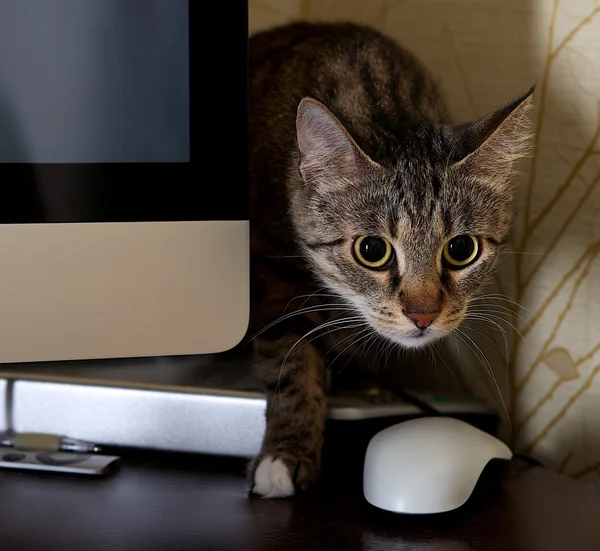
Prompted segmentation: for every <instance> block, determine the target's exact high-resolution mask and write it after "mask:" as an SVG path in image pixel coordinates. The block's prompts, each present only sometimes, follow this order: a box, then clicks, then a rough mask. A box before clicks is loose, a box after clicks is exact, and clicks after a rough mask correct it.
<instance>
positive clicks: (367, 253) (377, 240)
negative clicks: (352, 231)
mask: <svg viewBox="0 0 600 551" xmlns="http://www.w3.org/2000/svg"><path fill="white" fill-rule="evenodd" d="M386 253H387V246H386V244H385V241H384V240H383V239H381V237H375V236H368V237H365V238H364V239H363V240H362V242H361V243H360V254H361V256H362V257H363V258H364V259H365V260H366V261H367V262H378V261H380V260H381V259H382V258H383V257H385V255H386Z"/></svg>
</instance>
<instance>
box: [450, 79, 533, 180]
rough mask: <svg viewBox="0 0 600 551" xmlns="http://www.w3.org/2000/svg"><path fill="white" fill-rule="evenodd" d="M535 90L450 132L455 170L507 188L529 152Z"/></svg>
mask: <svg viewBox="0 0 600 551" xmlns="http://www.w3.org/2000/svg"><path fill="white" fill-rule="evenodd" d="M534 89H535V87H532V88H531V89H530V90H529V91H528V92H527V93H526V94H524V95H523V96H521V97H520V98H518V99H516V100H515V101H513V102H511V103H509V104H508V105H505V106H504V107H502V108H501V109H498V110H497V111H494V112H493V113H489V114H487V115H485V116H484V117H482V118H481V119H479V120H477V121H474V122H470V123H467V124H463V125H460V126H456V127H453V128H450V129H448V132H449V133H450V136H449V137H450V140H449V147H450V163H449V164H450V165H451V166H452V168H453V169H455V170H458V171H465V172H466V173H468V174H469V175H471V176H474V177H476V178H478V179H482V180H484V181H487V182H488V183H489V184H490V185H494V186H501V187H504V186H506V185H507V184H508V182H509V181H510V176H511V174H512V170H513V166H514V163H515V161H517V160H518V159H520V158H521V157H524V156H526V155H527V154H528V152H529V147H530V138H531V132H530V121H529V116H528V115H529V109H530V107H531V97H532V95H533V92H534Z"/></svg>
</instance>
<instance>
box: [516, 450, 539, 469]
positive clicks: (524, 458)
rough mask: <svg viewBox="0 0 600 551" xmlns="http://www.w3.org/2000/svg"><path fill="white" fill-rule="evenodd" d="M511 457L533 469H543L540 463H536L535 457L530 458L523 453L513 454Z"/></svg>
mask: <svg viewBox="0 0 600 551" xmlns="http://www.w3.org/2000/svg"><path fill="white" fill-rule="evenodd" d="M513 457H514V458H515V459H520V460H521V461H524V462H525V463H529V464H530V465H533V466H534V467H543V466H544V465H543V463H541V462H540V461H538V460H537V459H536V458H535V457H531V456H529V455H525V454H523V453H515V454H513Z"/></svg>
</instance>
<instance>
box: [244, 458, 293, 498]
mask: <svg viewBox="0 0 600 551" xmlns="http://www.w3.org/2000/svg"><path fill="white" fill-rule="evenodd" d="M294 491H295V489H294V483H293V482H292V477H291V476H290V470H289V469H288V468H287V467H286V465H285V464H284V463H283V461H282V460H281V459H273V458H272V457H270V456H266V457H263V459H262V460H261V461H260V463H259V464H258V467H256V470H255V471H254V486H253V488H252V492H253V493H255V494H258V495H260V496H263V497H267V498H276V497H290V496H293V495H294Z"/></svg>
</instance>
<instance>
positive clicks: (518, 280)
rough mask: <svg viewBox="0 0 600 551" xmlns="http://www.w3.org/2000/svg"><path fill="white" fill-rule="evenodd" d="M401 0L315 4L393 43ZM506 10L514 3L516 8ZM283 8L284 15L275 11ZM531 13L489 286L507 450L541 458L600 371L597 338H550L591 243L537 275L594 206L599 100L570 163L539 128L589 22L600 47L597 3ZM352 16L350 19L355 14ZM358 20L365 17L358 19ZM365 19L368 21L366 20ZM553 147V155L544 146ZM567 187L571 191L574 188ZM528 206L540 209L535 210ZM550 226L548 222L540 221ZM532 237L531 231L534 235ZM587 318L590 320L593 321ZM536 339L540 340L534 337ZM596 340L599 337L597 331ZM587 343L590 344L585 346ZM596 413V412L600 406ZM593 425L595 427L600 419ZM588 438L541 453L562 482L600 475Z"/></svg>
mask: <svg viewBox="0 0 600 551" xmlns="http://www.w3.org/2000/svg"><path fill="white" fill-rule="evenodd" d="M319 1H322V0H319ZM410 1H411V0H380V2H379V4H377V2H375V1H373V0H371V7H370V10H369V13H368V14H367V12H364V11H363V10H360V8H359V6H360V4H359V3H357V2H354V1H350V2H348V1H342V0H339V1H334V0H325V2H324V3H327V4H328V9H329V11H330V12H332V13H333V14H334V15H335V16H336V17H337V18H338V19H340V20H342V19H344V20H354V21H357V22H362V23H370V24H375V26H377V27H378V28H379V29H380V30H382V31H384V32H386V33H387V34H390V35H391V36H392V37H393V36H394V33H393V29H391V28H390V27H392V25H391V24H390V23H388V17H389V16H390V14H391V13H392V11H391V10H392V9H398V10H401V9H402V8H403V5H402V4H408V3H409V2H410ZM414 1H415V0H413V2H414ZM419 1H420V2H421V1H422V0H419ZM294 2H296V4H294ZM425 4H427V0H425V1H422V5H423V6H424V9H423V13H424V14H425V15H424V17H423V22H424V23H426V19H427V18H426V14H427V9H428V8H427V7H425ZM513 4H515V5H516V3H515V2H513ZM284 5H285V10H283V9H281V8H282V7H283V6H284ZM294 5H296V7H295V9H293V7H292V6H294ZM575 6H577V7H579V8H580V9H581V8H582V7H584V6H589V10H588V11H587V13H584V14H583V15H581V16H579V17H577V18H574V15H573V13H571V12H569V11H568V10H571V11H573V8H574V7H575ZM321 7H322V6H321V5H319V6H317V3H316V1H315V0H313V1H312V2H311V0H289V1H287V0H286V1H284V0H250V10H251V17H252V18H253V19H255V20H257V21H258V20H260V19H261V17H262V15H264V16H265V18H267V17H268V20H269V21H270V22H272V23H271V24H276V23H284V22H285V21H288V20H290V19H311V17H313V18H314V12H316V11H318V10H317V8H321ZM429 9H431V7H430V8H429ZM531 10H532V13H533V16H534V17H537V16H540V15H541V14H548V12H549V16H550V17H549V22H548V25H547V34H546V36H545V37H539V38H537V39H536V40H544V41H545V44H543V46H544V47H545V54H544V58H543V60H542V62H541V78H540V79H539V81H538V85H537V89H536V94H535V100H534V103H535V106H536V110H537V113H536V117H535V120H534V125H535V136H534V139H533V151H532V158H531V159H530V163H529V166H528V172H527V173H526V175H525V179H524V183H525V190H524V200H523V203H522V204H521V207H522V210H521V215H520V218H519V221H518V223H519V226H518V228H517V230H518V231H516V232H515V235H513V246H512V251H513V252H512V253H510V254H507V255H506V258H505V260H504V262H505V263H507V266H505V269H506V270H507V271H506V272H504V273H505V274H506V273H511V274H512V275H511V281H510V285H507V284H506V282H505V281H503V279H502V277H501V276H500V275H497V276H496V279H495V282H496V286H497V289H498V290H499V291H500V293H502V295H507V296H506V298H503V299H500V300H505V302H504V303H503V304H506V305H508V308H509V309H510V314H509V321H510V323H511V324H512V325H513V326H514V328H515V330H516V335H513V337H512V339H511V340H512V342H511V349H510V354H509V357H508V358H507V362H508V373H507V376H508V389H507V396H506V398H507V406H508V412H509V415H510V419H511V420H512V422H513V428H512V431H511V438H512V444H513V445H514V446H516V447H518V448H519V449H521V450H522V451H524V452H526V453H533V454H538V453H541V455H542V456H544V451H543V450H542V448H543V446H542V444H543V443H545V442H546V441H547V439H548V437H550V436H552V432H553V430H554V429H556V427H557V425H558V424H559V423H560V422H561V421H562V420H563V419H564V418H565V417H566V416H567V415H568V414H569V413H570V412H571V411H572V410H573V408H574V407H575V406H576V405H577V404H578V403H579V402H580V400H581V398H582V397H583V396H584V395H585V394H586V392H588V391H589V390H590V388H592V387H594V388H596V387H595V385H598V387H600V382H599V381H598V380H597V375H598V373H599V372H600V361H599V358H598V357H597V355H598V353H599V352H600V340H599V339H597V338H595V339H592V343H591V344H590V345H588V346H589V348H588V349H587V350H583V351H578V352H575V351H574V350H575V349H576V348H577V347H575V346H574V347H573V348H571V349H568V348H569V347H570V343H569V344H568V345H567V348H566V347H565V345H563V343H562V342H561V339H560V338H559V334H560V331H561V330H564V329H565V327H568V325H567V326H565V323H567V321H568V320H567V318H568V316H569V314H571V315H572V314H573V313H574V311H576V310H574V309H576V308H577V305H576V301H577V300H578V299H579V300H581V299H582V298H583V297H584V295H582V292H584V291H585V290H586V289H589V282H590V272H591V271H592V270H593V269H594V266H597V264H595V262H596V260H597V259H598V256H599V254H600V239H598V240H596V238H594V237H591V238H589V241H590V242H589V244H587V248H585V249H584V250H583V251H582V252H581V253H579V254H578V255H577V254H576V253H574V254H575V257H574V258H573V260H569V261H568V262H565V264H564V265H563V266H562V267H561V268H560V270H561V273H560V274H557V275H560V277H558V278H557V280H556V281H554V282H553V283H552V284H551V285H550V287H549V288H548V289H547V290H546V287H547V285H548V284H547V283H546V285H543V284H542V276H544V275H545V271H546V270H548V269H552V270H554V271H555V270H557V267H556V265H555V264H556V263H555V264H553V265H552V266H551V268H550V267H549V266H550V264H551V258H552V256H553V255H554V256H556V253H557V251H558V250H560V249H558V247H559V245H560V244H561V240H562V239H563V238H564V236H565V235H567V234H568V232H569V231H573V226H574V222H575V221H577V220H578V216H580V215H581V213H582V211H583V210H584V209H585V207H587V206H589V204H590V201H591V200H593V196H592V195H593V194H594V192H595V191H597V189H598V186H599V184H600V169H599V168H596V169H595V170H594V171H593V172H594V174H592V175H591V176H590V170H589V169H590V168H593V166H596V167H597V166H598V165H593V163H592V161H593V160H594V159H597V158H598V156H599V155H600V98H596V105H595V108H596V113H595V115H596V118H597V122H596V128H595V131H594V132H592V135H591V137H590V139H589V141H588V142H587V144H585V146H584V147H583V148H582V149H581V150H579V152H578V156H577V158H576V159H574V160H573V159H570V160H569V158H568V156H567V155H565V154H564V153H563V151H566V150H567V149H569V150H572V148H570V146H569V147H567V146H566V144H565V146H564V147H563V145H562V144H561V146H560V147H557V146H556V145H554V146H553V145H549V144H544V139H543V138H544V137H545V136H546V135H548V133H549V132H550V129H549V122H548V117H549V109H550V107H549V105H550V103H549V98H550V90H551V89H552V85H553V84H556V83H557V82H558V79H559V78H564V71H563V72H562V73H561V72H560V71H557V65H558V64H560V63H566V64H568V63H573V61H572V60H571V59H570V58H568V59H567V58H565V57H563V56H566V55H568V53H569V51H570V49H571V48H572V47H573V43H574V42H575V41H576V40H577V39H578V37H579V36H580V35H581V33H582V32H584V31H585V30H586V29H588V28H589V26H590V25H594V26H595V27H594V28H597V29H598V32H597V33H596V35H597V36H598V37H599V38H598V41H599V42H600V5H597V4H595V3H594V2H590V1H589V0H569V1H568V2H567V0H562V1H561V0H537V1H536V2H535V3H533V5H532V8H531ZM355 11H356V13H354V12H355ZM284 12H285V13H284ZM291 12H294V13H293V14H292V13H291ZM278 15H279V16H278ZM367 17H368V18H369V19H370V21H364V20H361V19H364V18H367ZM373 17H375V20H376V21H375V23H374V20H373ZM443 30H444V32H445V33H446V35H447V39H448V44H449V48H448V50H447V54H446V55H448V56H449V57H450V60H451V61H453V62H454V64H455V66H456V70H457V72H458V75H459V78H460V81H461V82H462V85H463V92H464V94H465V96H466V100H467V106H468V108H469V109H470V110H471V111H472V113H471V114H470V115H471V116H473V117H475V116H480V115H481V114H482V113H481V112H480V111H481V110H480V109H479V108H478V106H477V101H476V98H478V97H479V96H478V95H477V94H476V93H475V91H474V89H473V87H472V86H471V84H470V79H469V69H470V67H469V64H468V62H467V61H466V60H465V58H464V57H463V56H462V55H461V53H460V47H459V41H458V38H460V36H457V35H456V31H453V30H452V29H451V26H450V25H449V24H448V25H443ZM561 31H562V38H557V37H559V36H561ZM397 38H399V37H397ZM596 44H598V43H596ZM425 47H426V46H425V45H424V48H425ZM596 70H597V72H598V74H600V67H597V68H596ZM553 79H557V80H553ZM550 126H551V125H550ZM550 141H551V140H550ZM553 147H554V149H552V148H553ZM544 148H549V149H548V151H552V153H553V154H554V155H555V157H556V159H559V160H561V161H562V162H563V163H565V166H568V173H567V174H566V176H565V177H564V179H562V178H561V180H562V181H560V182H559V183H558V185H557V186H555V188H554V189H552V190H551V189H547V190H546V189H545V188H542V187H541V186H542V185H547V183H548V182H547V181H545V180H546V179H547V177H544V175H543V174H541V172H540V171H541V165H540V156H539V154H540V152H543V151H544ZM561 150H562V151H561ZM586 169H587V170H586ZM575 182H577V184H578V185H574V183H575ZM540 189H541V190H542V191H543V204H540V202H541V200H540V199H539V198H540ZM536 191H537V193H536ZM536 207H537V208H539V210H537V211H536ZM558 213H560V216H558ZM549 221H550V222H551V223H550V224H548V222H549ZM542 229H543V230H544V232H545V240H544V244H542V245H539V243H537V241H536V235H539V232H540V231H541V230H542ZM536 232H538V233H537V234H536ZM590 235H591V233H590ZM536 244H537V245H538V246H540V247H542V250H541V252H531V251H530V249H531V247H532V245H536ZM532 259H535V260H532ZM553 273H554V272H553ZM544 281H546V280H544ZM548 281H549V280H548ZM586 285H588V287H586ZM540 289H544V292H543V295H544V296H543V298H540ZM498 296H500V295H498ZM594 299H596V297H594ZM598 299H600V297H598ZM512 300H514V301H515V302H516V303H518V304H521V305H524V304H526V305H527V307H528V308H529V309H531V310H532V311H533V312H531V313H527V312H528V310H525V309H523V310H520V311H517V309H516V308H515V307H514V305H513V304H512V303H511V301H512ZM506 308H507V306H502V307H500V309H498V310H496V311H495V315H496V314H499V312H500V311H501V310H505V309H506ZM525 318H526V319H525ZM593 322H594V320H592V323H593ZM540 328H542V329H543V332H540ZM540 334H542V335H543V336H541V337H540V336H539V335H540ZM596 334H597V335H600V330H599V331H597V332H596ZM519 335H520V336H519ZM534 340H535V342H534ZM596 340H597V342H594V341H596ZM530 344H535V345H536V346H535V347H534V348H536V350H538V352H536V353H534V354H532V355H531V357H529V355H528V354H527V353H526V352H527V351H528V349H529V345H530ZM581 346H584V345H581ZM540 370H544V371H543V373H544V374H547V375H548V377H549V378H548V379H547V380H546V382H548V381H549V383H548V384H546V386H544V387H543V388H544V389H545V390H544V392H543V393H542V394H541V395H535V396H534V395H532V393H530V392H527V390H528V385H531V384H533V383H535V382H537V378H536V377H537V374H538V372H539V371H540ZM546 387H547V388H546ZM565 391H568V392H567V393H566V394H564V393H563V394H561V395H560V396H561V397H560V400H559V399H558V393H559V392H565ZM548 406H553V408H550V410H548V409H547V408H548ZM544 411H546V413H545V415H544V416H541V415H540V414H541V413H544ZM548 411H550V414H548ZM597 411H598V412H599V413H600V407H599V408H598V409H597ZM542 419H543V420H542ZM597 423H598V426H600V418H599V419H598V420H597ZM595 432H596V433H597V434H598V440H599V441H598V443H597V445H596V446H595V451H594V452H593V453H595V455H596V457H591V455H593V454H590V455H589V456H586V454H583V455H584V456H585V457H586V458H587V459H586V458H584V460H583V463H582V460H581V457H579V460H578V456H580V455H581V453H580V450H578V449H554V448H552V449H551V451H549V452H546V456H549V457H548V458H549V459H550V461H551V463H552V462H553V463H554V465H555V467H556V468H557V470H559V471H563V472H568V473H569V474H570V475H571V476H575V477H578V478H584V477H585V478H592V477H594V478H596V479H598V478H600V430H598V427H596V431H595Z"/></svg>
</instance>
